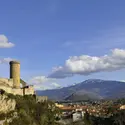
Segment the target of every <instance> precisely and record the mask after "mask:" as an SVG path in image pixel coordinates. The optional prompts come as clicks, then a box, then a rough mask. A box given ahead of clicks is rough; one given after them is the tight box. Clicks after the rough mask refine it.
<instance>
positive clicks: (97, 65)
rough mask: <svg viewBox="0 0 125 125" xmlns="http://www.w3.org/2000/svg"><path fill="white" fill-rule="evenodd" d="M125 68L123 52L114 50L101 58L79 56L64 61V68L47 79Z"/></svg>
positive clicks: (58, 69) (60, 68)
mask: <svg viewBox="0 0 125 125" xmlns="http://www.w3.org/2000/svg"><path fill="white" fill-rule="evenodd" d="M123 68H125V50H122V49H114V50H112V51H111V54H109V55H104V56H101V57H97V56H89V55H81V56H73V57H70V58H69V59H68V60H66V61H65V65H64V66H59V67H56V68H54V69H53V70H52V73H51V74H50V75H49V76H48V77H49V78H65V77H69V76H73V75H76V74H79V75H90V74H92V73H96V72H103V71H107V72H109V71H115V70H119V69H123Z"/></svg>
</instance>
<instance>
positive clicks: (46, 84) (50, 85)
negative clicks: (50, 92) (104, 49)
mask: <svg viewBox="0 0 125 125" xmlns="http://www.w3.org/2000/svg"><path fill="white" fill-rule="evenodd" d="M28 83H30V84H33V85H34V87H35V89H36V90H47V89H56V88H60V87H61V86H60V85H59V84H57V83H56V79H54V78H47V77H46V76H36V77H33V78H31V79H30V80H29V82H28Z"/></svg>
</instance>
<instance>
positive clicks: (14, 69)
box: [0, 61, 35, 96]
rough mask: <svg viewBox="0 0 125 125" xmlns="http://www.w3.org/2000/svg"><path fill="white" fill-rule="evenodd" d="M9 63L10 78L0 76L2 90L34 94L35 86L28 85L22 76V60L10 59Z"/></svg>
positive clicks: (16, 93) (18, 93)
mask: <svg viewBox="0 0 125 125" xmlns="http://www.w3.org/2000/svg"><path fill="white" fill-rule="evenodd" d="M9 64H10V78H9V79H8V78H0V90H4V91H5V92H7V93H11V94H14V95H22V96H23V95H34V94H35V90H34V87H33V86H32V85H27V83H26V82H25V81H24V80H22V79H21V78H20V62H18V61H10V63H9ZM21 85H22V86H21Z"/></svg>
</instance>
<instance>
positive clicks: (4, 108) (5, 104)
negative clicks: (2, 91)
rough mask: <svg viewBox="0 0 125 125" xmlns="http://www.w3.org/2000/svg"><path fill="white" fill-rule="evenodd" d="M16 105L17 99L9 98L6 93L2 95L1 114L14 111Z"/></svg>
mask: <svg viewBox="0 0 125 125" xmlns="http://www.w3.org/2000/svg"><path fill="white" fill-rule="evenodd" d="M15 106H16V101H15V100H14V99H10V98H8V96H6V95H0V114H2V113H4V114H5V113H9V112H10V111H13V110H14V109H15Z"/></svg>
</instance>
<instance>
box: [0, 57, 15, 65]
mask: <svg viewBox="0 0 125 125" xmlns="http://www.w3.org/2000/svg"><path fill="white" fill-rule="evenodd" d="M12 60H13V59H11V58H9V57H8V58H3V59H0V64H5V63H9V62H10V61H12Z"/></svg>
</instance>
